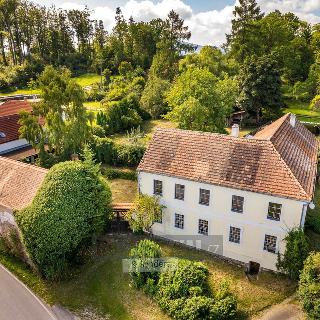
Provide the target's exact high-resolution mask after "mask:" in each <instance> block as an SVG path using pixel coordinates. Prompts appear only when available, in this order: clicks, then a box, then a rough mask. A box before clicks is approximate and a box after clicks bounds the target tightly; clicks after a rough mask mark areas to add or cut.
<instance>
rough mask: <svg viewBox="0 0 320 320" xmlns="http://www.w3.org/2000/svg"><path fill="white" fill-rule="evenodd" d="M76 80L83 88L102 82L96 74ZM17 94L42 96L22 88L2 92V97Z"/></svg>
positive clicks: (37, 92) (38, 91)
mask: <svg viewBox="0 0 320 320" xmlns="http://www.w3.org/2000/svg"><path fill="white" fill-rule="evenodd" d="M75 80H76V81H77V83H78V84H80V86H81V87H86V86H90V85H92V84H93V83H96V82H100V76H99V75H98V74H95V73H86V74H83V75H81V76H79V77H75ZM17 94H40V90H39V89H30V88H22V89H18V90H14V91H10V92H1V91H0V96H9V95H17Z"/></svg>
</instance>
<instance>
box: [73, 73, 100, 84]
mask: <svg viewBox="0 0 320 320" xmlns="http://www.w3.org/2000/svg"><path fill="white" fill-rule="evenodd" d="M75 79H76V81H77V83H78V84H80V86H81V87H86V86H90V85H92V84H93V83H96V82H100V81H101V80H100V76H99V75H98V74H96V73H86V74H83V75H81V76H79V77H75Z"/></svg>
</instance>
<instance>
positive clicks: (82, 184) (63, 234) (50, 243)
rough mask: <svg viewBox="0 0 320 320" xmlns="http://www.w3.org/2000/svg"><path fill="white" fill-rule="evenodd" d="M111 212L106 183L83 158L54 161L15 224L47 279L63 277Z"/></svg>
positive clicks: (32, 257)
mask: <svg viewBox="0 0 320 320" xmlns="http://www.w3.org/2000/svg"><path fill="white" fill-rule="evenodd" d="M110 211H111V191H110V188H109V186H108V184H107V182H106V181H105V180H104V179H103V178H102V177H101V176H100V175H98V174H97V173H95V172H94V170H92V168H91V167H90V166H89V165H86V164H84V163H82V162H80V161H75V162H71V161H68V162H63V163H59V164H57V165H55V166H53V167H52V168H51V169H50V171H49V172H48V174H47V176H46V178H45V180H44V182H43V184H42V185H41V187H40V189H39V190H38V192H37V194H36V196H35V198H34V199H33V202H32V204H31V205H30V206H29V207H27V208H26V209H24V210H21V211H19V212H18V213H17V223H18V225H19V227H20V229H21V232H22V235H23V241H24V244H25V246H26V248H27V251H28V253H29V255H30V257H31V259H32V260H33V262H34V263H35V264H36V265H37V267H38V268H39V271H40V272H41V274H42V275H43V276H45V277H46V278H57V277H59V276H60V275H61V274H62V273H63V272H64V270H65V269H66V267H67V266H68V264H69V263H70V262H72V261H73V260H74V259H75V257H76V256H77V254H78V252H79V249H80V248H82V247H83V245H84V244H86V243H88V242H89V241H91V240H92V237H93V236H95V235H97V234H98V233H100V232H101V231H102V230H103V227H104V225H105V223H106V221H107V219H108V216H109V213H110Z"/></svg>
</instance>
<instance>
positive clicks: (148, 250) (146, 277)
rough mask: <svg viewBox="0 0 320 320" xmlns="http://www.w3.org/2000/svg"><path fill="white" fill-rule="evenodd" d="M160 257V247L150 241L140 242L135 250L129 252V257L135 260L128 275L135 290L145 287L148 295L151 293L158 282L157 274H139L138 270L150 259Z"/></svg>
mask: <svg viewBox="0 0 320 320" xmlns="http://www.w3.org/2000/svg"><path fill="white" fill-rule="evenodd" d="M161 255H162V254H161V248H160V246H159V245H158V244H157V243H155V242H153V241H150V240H141V241H140V242H139V243H138V245H137V246H136V247H135V248H132V249H131V250H130V253H129V257H130V258H131V259H135V263H134V264H133V270H132V272H131V273H130V275H131V279H132V282H133V283H134V285H135V286H136V287H137V288H142V287H144V286H146V285H147V291H148V292H150V293H151V292H152V291H153V288H154V287H155V285H154V284H155V283H156V281H157V280H158V276H159V274H158V272H155V271H153V272H140V268H141V267H143V266H144V265H147V264H148V262H151V261H152V259H159V258H161Z"/></svg>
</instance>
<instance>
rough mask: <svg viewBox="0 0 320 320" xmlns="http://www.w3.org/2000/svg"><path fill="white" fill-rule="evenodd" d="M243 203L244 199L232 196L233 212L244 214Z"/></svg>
mask: <svg viewBox="0 0 320 320" xmlns="http://www.w3.org/2000/svg"><path fill="white" fill-rule="evenodd" d="M243 201H244V197H240V196H232V207H231V211H233V212H239V213H242V212H243Z"/></svg>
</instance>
